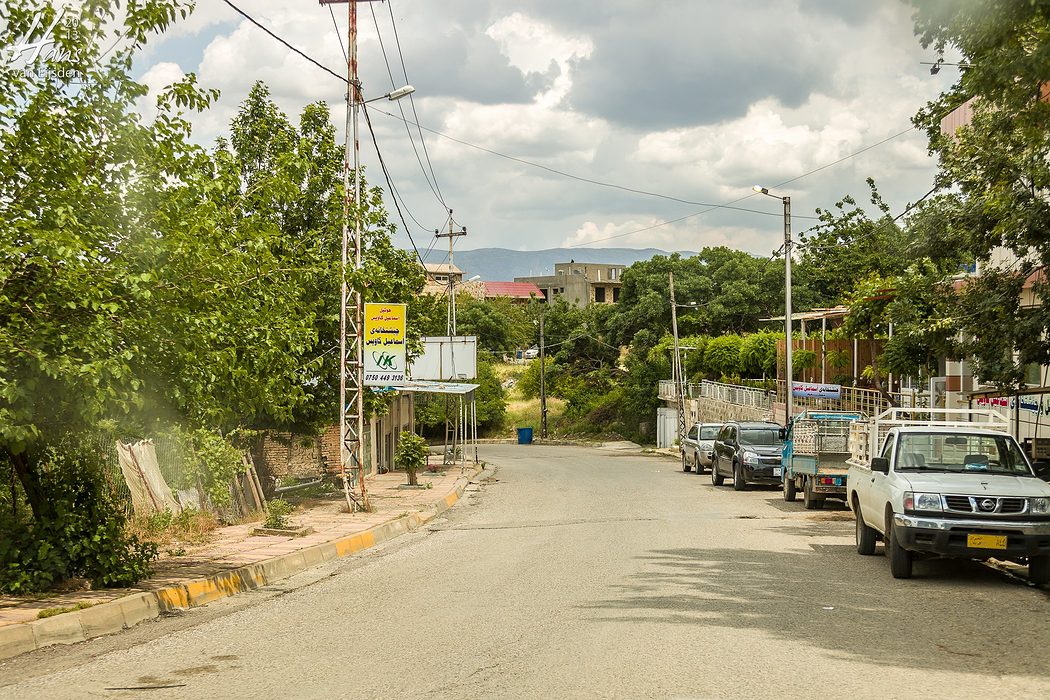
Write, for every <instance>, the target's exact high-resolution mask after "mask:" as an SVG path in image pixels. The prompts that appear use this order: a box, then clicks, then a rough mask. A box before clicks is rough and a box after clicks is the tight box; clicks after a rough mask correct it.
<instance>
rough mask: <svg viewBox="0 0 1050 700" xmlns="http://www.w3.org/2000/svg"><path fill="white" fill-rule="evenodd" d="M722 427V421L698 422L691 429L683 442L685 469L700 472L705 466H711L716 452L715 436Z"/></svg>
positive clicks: (683, 465)
mask: <svg viewBox="0 0 1050 700" xmlns="http://www.w3.org/2000/svg"><path fill="white" fill-rule="evenodd" d="M721 428H722V424H721V423H696V424H694V425H693V427H692V428H690V429H689V432H688V433H687V434H686V436H685V440H684V441H683V442H682V450H683V452H684V453H685V461H684V462H683V464H682V470H683V471H689V470H690V469H695V470H696V473H697V474H699V473H700V472H702V471H703V470H704V468H705V467H710V466H711V461H712V459H713V458H714V454H715V438H716V437H718V431H719V430H721Z"/></svg>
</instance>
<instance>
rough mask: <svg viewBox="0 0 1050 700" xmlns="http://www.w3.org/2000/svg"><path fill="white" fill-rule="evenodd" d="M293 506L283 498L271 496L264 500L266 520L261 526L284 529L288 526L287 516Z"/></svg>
mask: <svg viewBox="0 0 1050 700" xmlns="http://www.w3.org/2000/svg"><path fill="white" fill-rule="evenodd" d="M293 510H295V508H293V507H292V504H291V503H289V502H288V501H286V500H284V499H283V498H271V499H270V500H269V501H267V502H266V520H264V521H263V527H268V528H271V529H273V530H285V529H287V528H288V516H289V515H291V514H292V511H293Z"/></svg>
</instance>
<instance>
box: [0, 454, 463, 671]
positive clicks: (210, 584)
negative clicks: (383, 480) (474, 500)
mask: <svg viewBox="0 0 1050 700" xmlns="http://www.w3.org/2000/svg"><path fill="white" fill-rule="evenodd" d="M480 473H481V470H480V469H475V470H474V473H473V474H471V475H469V476H466V475H465V476H463V477H460V478H459V479H457V480H456V483H455V485H454V486H453V487H452V492H451V493H449V494H448V495H447V496H445V497H444V498H441V499H439V500H437V501H435V502H434V503H433V504H431V505H430V506H429V507H427V508H425V509H423V510H421V511H416V512H414V513H409V514H407V515H402V516H400V517H397V518H392V519H390V520H387V521H386V522H383V523H380V524H379V525H374V526H372V527H370V528H369V529H367V530H365V531H364V532H359V533H356V534H353V535H348V536H346V537H341V538H339V539H337V540H332V541H330V542H324V543H321V544H317V545H314V546H313V547H308V548H306V549H301V550H299V551H297V552H291V553H289V554H285V555H282V556H280V557H274V558H273V559H267V560H266V561H262V562H258V563H256V564H250V565H248V566H242V567H240V568H237V569H230V570H228V571H223V572H220V573H217V574H213V575H211V576H208V577H206V578H203V579H197V580H195V581H187V582H185V583H181V584H178V585H175V586H168V587H167V588H161V589H158V590H155V591H146V592H144V593H141V594H138V596H140V597H141V598H143V599H144V600H141V601H140V600H139V599H138V597H135V600H131V599H130V598H118V599H116V600H113V601H110V602H108V603H102V604H101V605H96V606H93V607H91V608H89V609H88V610H85V611H80V612H68V613H65V614H63V615H61V616H59V617H55V618H47V619H44V620H32V621H29V622H22V623H18V624H14V625H5V626H3V627H0V659H7V658H12V657H14V656H18V655H20V654H24V653H26V652H29V651H33V650H35V649H41V648H43V647H47V646H52V645H54V644H69V643H73V642H79V641H83V640H85V639H90V638H93V637H98V636H102V635H103V634H107V633H110V632H109V631H107V630H110V631H111V630H116V629H128V628H130V627H134V626H135V625H137V624H138V623H140V622H143V621H144V620H150V619H153V618H156V617H158V616H159V615H160V614H161V613H162V612H167V611H170V610H175V609H186V608H193V607H198V606H202V605H207V604H208V603H211V602H213V601H216V600H219V599H221V598H226V597H228V596H233V595H236V594H238V593H243V592H246V591H250V590H255V589H257V588H261V587H262V586H266V585H268V584H270V583H273V582H275V581H278V580H280V579H284V578H288V577H289V576H292V575H294V574H297V573H299V572H301V571H305V570H307V569H309V568H312V567H313V566H316V565H317V564H320V563H323V562H325V561H329V560H331V559H338V558H342V557H347V556H350V555H352V554H356V553H357V552H361V551H363V550H366V549H369V548H371V547H374V546H376V545H377V544H379V543H381V542H385V541H387V540H390V539H393V538H394V537H397V536H398V535H402V534H404V533H406V532H411V531H413V530H417V529H419V528H420V527H422V526H423V525H425V524H427V523H428V522H430V521H431V520H433V519H434V518H436V517H437V516H438V515H440V514H441V513H443V512H445V511H446V510H448V509H449V508H451V507H452V506H453V505H455V504H456V502H457V501H459V499H460V496H461V495H462V494H463V492H464V490H465V489H466V487H467V484H468V483H469V482H470V479H473V478H474V477H475V476H477V475H478V474H480ZM132 603H134V606H133V607H135V608H136V609H135V610H134V611H132V610H130V609H127V610H126V609H125V608H129V606H131V604H132ZM84 613H90V614H91V616H92V617H93V618H95V619H96V620H97V621H95V622H93V624H91V625H87V626H85V625H82V624H81V615H82V614H84ZM107 615H109V616H110V617H113V618H114V619H113V620H109V619H105V618H107ZM117 618H119V620H117ZM94 630H100V631H98V632H97V633H94Z"/></svg>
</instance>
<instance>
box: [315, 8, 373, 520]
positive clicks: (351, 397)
mask: <svg viewBox="0 0 1050 700" xmlns="http://www.w3.org/2000/svg"><path fill="white" fill-rule="evenodd" d="M319 1H320V4H322V5H331V4H342V3H346V4H347V6H348V7H347V10H348V14H349V24H350V28H349V32H348V35H349V52H348V55H347V76H348V77H347V82H348V89H347V93H346V146H345V150H344V154H343V246H342V259H341V265H340V273H341V283H340V294H339V297H340V298H339V474H340V476H341V477H342V481H343V493H344V494H345V495H346V506H347V508H348V509H349V510H351V511H368V510H370V507H369V503H368V492H367V490H366V488H365V469H364V459H363V449H362V448H363V444H362V438H363V436H364V420H365V415H364V414H365V411H364V408H365V405H364V404H365V397H364V356H363V350H364V348H363V340H362V334H361V331H362V326H361V323H362V303H361V293H360V291H358V289H357V288H356V287H355V288H351V285H350V283H349V280H348V274H347V272H348V270H349V268H350V265H351V264H353V270H354V272H355V273H356V272H359V271H360V270H361V268H362V265H361V142H360V139H359V137H358V128H359V124H358V115H359V112H360V109H361V103H362V101H363V100H362V98H361V81H360V80H359V79H358V75H357V3H358V2H373V1H374V0H319ZM351 167H352V168H353V172H354V190H353V206H354V211H353V216H354V225H353V228H351V227H350V197H351V193H350V170H351Z"/></svg>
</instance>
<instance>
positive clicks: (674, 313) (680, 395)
mask: <svg viewBox="0 0 1050 700" xmlns="http://www.w3.org/2000/svg"><path fill="white" fill-rule="evenodd" d="M667 285H668V288H669V290H670V292H671V331H672V333H673V334H674V357H673V358H672V360H671V378H672V379H673V381H674V394H675V398H676V399H677V404H678V451H679V452H681V454H682V469H685V434H686V430H687V428H686V425H685V387H683V386H682V383H683V382H682V350H681V348H680V347H679V345H678V304H677V303H676V302H675V298H674V273H673V272H668V273H667Z"/></svg>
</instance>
